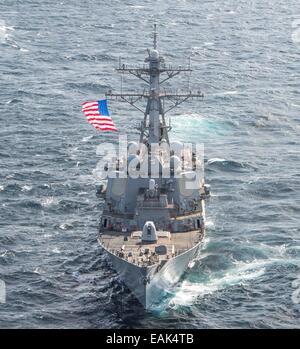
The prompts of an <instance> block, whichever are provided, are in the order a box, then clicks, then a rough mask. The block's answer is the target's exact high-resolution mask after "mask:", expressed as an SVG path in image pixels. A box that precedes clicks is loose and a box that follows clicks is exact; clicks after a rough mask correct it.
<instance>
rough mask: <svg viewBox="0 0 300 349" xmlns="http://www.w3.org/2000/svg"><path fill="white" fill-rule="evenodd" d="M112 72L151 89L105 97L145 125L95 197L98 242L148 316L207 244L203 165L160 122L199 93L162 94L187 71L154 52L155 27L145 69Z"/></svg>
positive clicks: (169, 127) (206, 188)
mask: <svg viewBox="0 0 300 349" xmlns="http://www.w3.org/2000/svg"><path fill="white" fill-rule="evenodd" d="M117 70H118V72H120V73H121V74H131V75H134V76H135V77H137V78H139V79H141V80H142V81H144V82H145V83H146V84H147V86H148V88H147V89H145V90H144V91H143V92H142V93H124V92H123V91H121V92H120V93H113V92H112V91H109V92H107V94H106V97H107V98H108V99H119V100H122V101H125V102H128V103H129V104H131V105H132V106H134V107H135V108H137V109H138V110H140V111H142V112H143V114H144V119H143V120H142V122H141V124H140V127H139V131H140V139H139V142H136V143H135V142H130V143H129V144H128V149H127V158H124V157H123V158H122V159H118V160H117V163H116V166H115V167H114V169H113V171H111V172H110V175H109V176H108V180H107V184H106V187H102V189H101V191H100V195H102V196H103V197H104V198H105V207H104V210H103V214H102V218H101V223H100V230H99V237H98V241H99V243H100V245H101V246H102V247H103V248H104V249H105V250H106V252H107V253H108V256H109V259H110V261H111V263H112V265H113V268H114V269H115V270H116V271H117V272H118V273H119V275H120V278H121V279H122V281H123V282H124V283H125V284H126V285H127V287H128V288H129V289H130V290H131V291H132V293H133V294H134V295H135V297H136V298H137V299H138V300H139V302H140V303H141V304H142V305H143V306H144V307H145V308H147V309H148V308H150V307H151V305H152V304H153V303H155V302H156V301H157V300H158V299H159V297H160V295H161V294H162V293H163V292H164V291H166V290H168V289H170V288H171V287H172V286H173V285H174V284H175V283H176V282H178V281H179V280H180V278H181V276H182V275H183V273H184V272H185V271H186V270H187V268H188V266H189V263H190V262H191V261H192V260H193V258H194V257H195V256H196V254H197V252H198V250H199V248H200V246H201V242H202V240H203V237H204V230H205V224H204V220H205V205H204V200H205V197H206V196H207V195H208V186H206V185H205V184H204V178H203V175H202V173H203V172H202V171H201V170H200V171H197V168H198V169H199V168H200V167H201V166H203V164H202V163H201V161H200V160H199V158H198V157H197V154H196V152H195V151H194V150H191V149H187V148H185V147H184V145H183V144H182V143H180V142H173V143H171V142H170V139H169V131H170V129H171V126H170V125H169V124H167V123H166V117H165V115H166V113H167V112H169V111H170V110H172V109H173V108H175V107H177V106H178V105H179V104H181V103H182V102H184V101H185V100H187V99H190V98H199V97H200V98H202V97H203V94H202V93H201V92H200V91H197V92H192V91H190V90H189V91H187V92H186V93H182V92H180V93H171V92H168V91H166V90H165V89H163V88H162V85H163V83H165V82H166V81H168V80H169V79H171V78H173V77H175V76H176V75H178V74H180V73H182V72H190V71H191V67H190V66H188V67H186V68H184V67H177V68H174V67H172V66H169V65H167V64H166V63H165V60H164V58H163V56H162V55H161V54H160V53H159V51H158V50H157V32H156V25H155V26H154V40H153V48H152V49H151V50H148V56H147V58H146V59H145V64H144V65H143V66H141V67H138V68H130V67H128V66H127V65H125V64H122V63H120V65H119V68H118V69H117ZM142 100H146V108H145V110H142V109H141V108H140V107H139V106H138V105H137V102H139V101H142ZM168 102H170V103H171V104H170V103H169V104H168ZM167 104H168V106H167V107H166V105H167ZM202 170H203V168H202ZM124 173H125V174H126V175H125V176H124Z"/></svg>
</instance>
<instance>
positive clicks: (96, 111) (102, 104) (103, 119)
mask: <svg viewBox="0 0 300 349" xmlns="http://www.w3.org/2000/svg"><path fill="white" fill-rule="evenodd" d="M82 111H83V113H84V115H85V116H86V118H87V121H88V122H89V123H90V124H92V125H93V126H94V127H95V128H96V129H98V130H101V131H118V129H117V128H116V126H115V124H114V122H113V121H112V118H111V117H110V116H109V112H108V108H107V103H106V99H103V100H100V101H89V102H85V103H83V104H82Z"/></svg>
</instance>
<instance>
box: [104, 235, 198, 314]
mask: <svg viewBox="0 0 300 349" xmlns="http://www.w3.org/2000/svg"><path fill="white" fill-rule="evenodd" d="M98 242H99V244H100V246H101V247H102V248H103V249H104V250H105V252H106V253H107V255H108V257H109V261H110V262H111V264H112V267H113V269H114V270H115V271H116V272H117V273H118V275H119V277H120V280H121V281H122V282H123V283H124V284H125V285H126V286H127V287H128V288H129V290H130V291H131V292H132V293H133V295H134V296H135V297H136V299H137V300H138V301H139V303H140V304H141V305H142V306H143V307H144V309H145V310H151V306H153V305H154V304H155V303H157V302H158V301H159V299H160V297H162V295H163V294H165V292H168V291H171V289H172V287H174V285H176V284H177V283H178V282H179V280H180V279H181V277H182V276H183V274H184V273H185V272H186V271H187V269H188V267H189V263H190V262H191V261H192V260H193V259H194V258H195V257H196V256H197V254H198V252H199V250H200V248H201V245H202V242H203V241H202V240H201V241H199V242H198V243H197V244H195V245H194V246H193V247H192V248H190V249H189V250H187V251H185V252H183V253H181V254H180V255H177V256H175V257H173V258H171V259H169V260H168V261H167V262H166V263H165V264H164V265H163V266H162V267H161V266H160V265H159V264H155V265H151V266H147V267H141V266H137V265H135V264H133V263H130V262H128V261H126V260H125V259H122V258H120V257H118V256H116V255H115V254H113V253H111V252H110V251H109V250H108V249H106V248H105V246H103V244H102V243H101V241H100V240H98Z"/></svg>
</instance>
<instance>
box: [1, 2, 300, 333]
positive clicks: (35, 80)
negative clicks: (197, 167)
mask: <svg viewBox="0 0 300 349" xmlns="http://www.w3.org/2000/svg"><path fill="white" fill-rule="evenodd" d="M153 21H156V22H157V24H158V31H159V50H160V51H161V53H163V54H164V56H165V59H166V61H167V63H173V64H175V65H176V64H177V65H178V64H181V65H183V64H185V63H187V62H188V57H189V56H190V57H191V64H192V67H193V69H194V72H193V75H192V76H191V77H190V78H189V77H188V76H185V75H183V76H182V77H177V78H174V81H173V84H172V85H171V83H170V85H168V86H166V87H169V88H171V86H172V88H173V89H176V88H184V87H186V86H187V85H188V81H189V80H190V86H191V87H192V88H197V89H198V88H200V89H201V90H202V91H203V92H204V93H205V98H204V100H203V101H192V102H188V103H186V104H185V105H182V106H181V107H180V108H179V109H177V110H176V111H174V112H173V113H171V115H170V118H171V122H172V126H173V130H172V133H171V138H172V140H183V141H184V140H186V139H189V140H191V141H193V142H198V143H201V142H202V143H204V145H205V159H206V168H205V176H206V181H207V183H209V184H210V185H211V188H212V197H211V198H210V199H209V201H208V202H207V208H206V211H207V235H206V240H205V244H204V246H203V249H202V251H201V253H200V254H199V256H198V257H197V259H196V260H195V261H194V266H193V268H192V269H191V270H190V272H188V273H187V274H186V275H185V277H184V278H183V280H182V282H181V283H180V284H178V285H177V286H176V287H174V290H172V292H170V293H168V294H166V295H164V296H162V299H161V301H160V302H159V305H158V306H156V307H154V308H153V310H152V311H151V312H144V311H143V310H142V309H141V308H140V307H139V305H138V304H137V302H136V300H135V299H134V298H133V297H132V296H131V294H130V293H129V292H128V290H127V289H126V288H125V287H124V286H123V285H122V284H120V283H119V282H118V277H117V275H116V273H115V272H114V271H112V270H111V269H110V267H109V265H108V262H107V259H106V256H105V254H104V253H103V251H102V250H101V249H100V248H99V247H98V245H97V242H96V235H97V224H98V221H99V217H100V215H101V209H102V204H103V203H102V201H101V200H99V199H98V198H97V197H96V195H95V186H96V184H97V180H96V178H95V177H94V176H93V169H95V167H96V165H97V162H98V161H99V160H100V159H99V156H98V155H96V147H97V145H99V144H101V143H102V142H104V141H109V142H113V143H116V142H117V135H116V134H111V133H101V132H99V131H96V130H94V129H93V128H92V127H91V126H90V125H89V124H88V123H87V122H86V121H85V119H84V116H83V115H82V113H81V103H82V102H84V101H86V100H89V99H94V98H100V97H103V94H104V92H105V91H106V90H107V89H115V90H118V89H119V87H120V77H119V76H118V75H117V74H116V73H115V71H114V67H116V66H117V65H118V60H119V57H122V58H123V59H124V62H125V61H126V62H127V63H129V64H133V65H136V64H139V63H143V60H144V58H145V56H146V49H147V47H150V46H151V40H152V39H151V32H152V24H153ZM0 50H1V54H0V86H1V89H0V122H1V126H0V280H2V281H4V282H5V284H6V303H0V328H21V327H24V328H153V327H155V328H224V327H225V328H294V327H297V328H299V327H300V303H299V302H300V297H299V294H300V292H299V287H300V147H299V145H300V140H299V139H300V137H299V135H300V3H299V1H298V0H287V1H283V0H266V1H259V0H247V1H245V0H240V1H238V2H237V1H233V0H225V1H220V0H214V1H212V0H211V1H196V0H185V1H184V0H181V1H179V0H172V1H171V0H164V1H162V0H152V1H150V0H146V1H136V0H131V1H127V0H125V1H120V0H115V1H114V0H113V1H110V2H107V1H102V0H99V1H96V0H85V1H81V2H78V1H75V0H51V1H50V0H43V1H42V0H23V1H18V0H0ZM123 87H124V89H125V87H126V88H129V89H131V90H133V89H135V88H137V89H139V88H143V85H142V84H140V83H139V82H138V81H135V80H133V79H130V78H126V79H124V81H123ZM109 107H110V110H111V114H112V116H113V119H114V120H115V122H116V124H117V126H118V127H119V129H120V130H121V132H122V133H127V134H128V137H129V138H130V139H137V137H138V131H137V130H136V129H135V126H136V125H137V124H138V123H139V121H140V120H141V117H142V116H141V115H140V114H139V112H138V111H135V110H134V109H131V108H130V106H127V105H125V104H122V103H119V102H115V101H113V102H110V104H109ZM0 284H1V285H3V283H2V282H1V283H0ZM0 295H1V292H0ZM2 298H3V297H2ZM0 301H1V299H0ZM2 301H4V299H2Z"/></svg>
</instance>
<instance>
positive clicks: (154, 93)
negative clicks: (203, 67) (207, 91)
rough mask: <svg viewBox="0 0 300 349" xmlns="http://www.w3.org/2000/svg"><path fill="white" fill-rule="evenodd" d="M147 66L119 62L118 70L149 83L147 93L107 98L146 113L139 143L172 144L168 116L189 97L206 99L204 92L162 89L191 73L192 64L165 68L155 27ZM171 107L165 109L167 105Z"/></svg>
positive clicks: (122, 94)
mask: <svg viewBox="0 0 300 349" xmlns="http://www.w3.org/2000/svg"><path fill="white" fill-rule="evenodd" d="M145 63H147V64H145V65H143V66H141V67H138V68H131V67H128V66H127V65H125V64H122V63H121V61H120V63H119V68H118V69H117V71H118V72H119V73H121V74H131V75H134V76H135V77H137V78H139V79H141V80H142V81H144V82H146V83H147V85H148V90H146V89H145V90H144V91H143V92H142V93H123V91H121V92H120V93H113V92H112V91H108V92H107V93H106V98H110V99H113V98H116V99H120V100H121V101H125V102H127V103H129V104H130V105H132V106H133V107H135V108H136V109H137V110H139V111H141V112H142V113H143V114H144V120H143V122H142V123H141V126H140V128H139V130H140V132H141V134H140V142H144V143H146V144H148V145H149V144H153V143H160V142H161V141H162V140H164V141H166V142H167V143H169V136H168V132H169V131H170V129H171V127H170V126H167V125H166V120H165V114H166V113H167V112H169V111H170V110H172V109H174V108H175V107H177V106H178V105H180V104H181V103H183V102H184V101H186V100H188V99H190V98H194V97H196V98H199V97H203V96H204V95H203V93H201V91H196V92H193V91H191V90H188V91H187V92H185V93H171V92H167V91H165V89H164V90H162V89H161V85H162V84H163V83H164V82H166V81H167V80H169V79H171V78H173V77H174V76H176V75H178V74H180V73H182V72H191V71H192V69H191V67H190V65H189V66H188V67H181V66H179V67H176V68H174V67H172V66H170V65H168V66H166V64H165V60H164V58H163V56H162V55H160V53H159V51H158V50H157V31H156V24H154V32H153V48H152V49H151V50H149V49H148V57H147V58H146V59H145ZM142 99H146V100H147V105H146V109H145V110H143V109H141V107H140V106H139V105H138V102H140V101H141V100H142ZM166 104H169V106H168V107H167V108H166V109H165V105H166Z"/></svg>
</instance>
